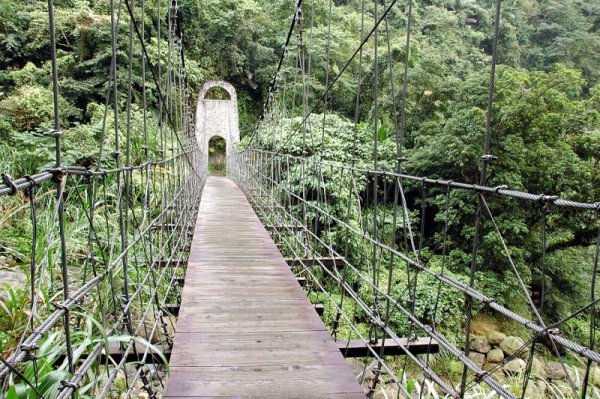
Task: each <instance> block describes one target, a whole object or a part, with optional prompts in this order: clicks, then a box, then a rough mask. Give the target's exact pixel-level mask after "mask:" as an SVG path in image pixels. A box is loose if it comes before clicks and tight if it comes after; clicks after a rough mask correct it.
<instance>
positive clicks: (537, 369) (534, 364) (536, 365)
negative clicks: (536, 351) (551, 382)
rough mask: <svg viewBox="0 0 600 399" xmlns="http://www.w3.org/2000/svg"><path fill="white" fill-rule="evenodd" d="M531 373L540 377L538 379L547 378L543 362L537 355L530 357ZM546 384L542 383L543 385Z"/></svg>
mask: <svg viewBox="0 0 600 399" xmlns="http://www.w3.org/2000/svg"><path fill="white" fill-rule="evenodd" d="M531 373H532V374H533V376H534V377H537V378H540V379H544V380H545V379H546V378H548V377H547V376H546V372H545V371H544V362H542V361H541V360H540V359H538V358H537V357H535V356H534V357H533V359H531ZM545 386H546V385H544V387H545Z"/></svg>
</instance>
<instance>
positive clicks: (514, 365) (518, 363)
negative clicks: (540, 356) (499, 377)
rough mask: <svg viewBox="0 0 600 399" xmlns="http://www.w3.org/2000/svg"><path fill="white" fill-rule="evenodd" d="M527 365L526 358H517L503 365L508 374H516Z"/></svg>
mask: <svg viewBox="0 0 600 399" xmlns="http://www.w3.org/2000/svg"><path fill="white" fill-rule="evenodd" d="M526 367H527V363H525V360H523V359H519V358H517V359H513V360H511V361H510V362H508V363H506V364H505V365H504V366H502V370H504V372H505V373H506V374H516V373H520V372H521V371H524V370H525V368H526Z"/></svg>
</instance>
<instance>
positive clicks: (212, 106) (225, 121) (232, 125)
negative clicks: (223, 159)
mask: <svg viewBox="0 0 600 399" xmlns="http://www.w3.org/2000/svg"><path fill="white" fill-rule="evenodd" d="M215 87H220V88H221V89H224V90H225V91H227V93H229V98H230V99H229V100H211V99H208V98H206V97H207V94H208V92H209V91H210V90H211V89H213V88H215ZM215 136H219V137H222V138H223V139H224V140H225V143H226V150H227V155H228V156H229V155H231V154H233V152H234V151H235V145H236V143H238V142H239V141H240V127H239V115H238V102H237V93H236V91H235V88H234V87H233V86H232V85H231V84H230V83H228V82H225V81H222V80H211V81H208V82H206V83H204V85H203V86H202V89H200V94H199V95H198V106H197V108H196V139H197V140H198V145H199V147H200V150H201V151H202V154H203V157H202V158H203V159H206V160H208V143H209V141H210V139H211V138H213V137H215ZM229 162H230V161H229V159H228V161H227V169H228V170H231V169H230V166H231V165H229Z"/></svg>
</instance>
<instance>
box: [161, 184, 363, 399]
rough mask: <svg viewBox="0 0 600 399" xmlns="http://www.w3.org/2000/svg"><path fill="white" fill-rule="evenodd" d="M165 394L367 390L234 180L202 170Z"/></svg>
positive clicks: (355, 393) (341, 394) (348, 394)
mask: <svg viewBox="0 0 600 399" xmlns="http://www.w3.org/2000/svg"><path fill="white" fill-rule="evenodd" d="M170 366H171V374H170V378H169V383H168V386H167V390H166V393H165V395H164V396H163V397H164V398H219V397H228V398H303V399H305V398H347V399H352V398H361V399H364V398H365V394H364V393H363V390H362V388H361V387H360V385H359V384H358V382H357V381H356V380H355V378H354V375H353V374H352V372H351V370H350V368H349V367H348V366H347V365H346V362H345V359H344V357H343V356H342V354H341V353H340V350H339V349H338V347H337V345H336V344H335V343H334V341H333V340H332V338H331V337H330V335H329V333H328V332H327V329H326V327H325V325H324V324H323V322H322V321H321V319H320V318H319V316H318V315H317V313H316V312H315V309H314V307H313V305H312V304H311V303H310V302H309V300H308V299H307V298H306V296H305V294H304V293H303V291H302V288H301V287H300V286H299V285H298V283H297V281H296V279H295V277H294V275H293V274H292V272H291V270H290V267H289V266H288V264H287V263H286V261H285V259H284V258H283V256H282V255H281V253H280V252H279V250H278V248H277V247H276V246H275V244H274V242H273V241H272V239H271V237H270V236H269V234H268V232H267V231H266V230H265V228H264V227H263V225H262V224H261V222H260V220H259V219H258V217H257V216H256V214H255V213H254V211H253V209H252V207H251V206H250V204H249V203H248V201H247V200H246V198H245V197H244V195H243V193H242V192H241V190H240V189H239V188H238V187H237V186H236V184H235V183H234V182H232V181H231V180H229V179H227V178H225V177H214V176H211V177H209V178H208V181H207V183H206V186H205V188H204V193H203V196H202V201H201V204H200V211H199V216H198V220H197V223H196V227H195V231H194V239H193V244H192V249H191V253H190V258H189V263H188V268H187V275H186V278H185V286H184V288H183V294H182V303H181V309H180V312H179V319H178V322H177V329H176V334H175V339H174V346H173V350H172V353H171V360H170Z"/></svg>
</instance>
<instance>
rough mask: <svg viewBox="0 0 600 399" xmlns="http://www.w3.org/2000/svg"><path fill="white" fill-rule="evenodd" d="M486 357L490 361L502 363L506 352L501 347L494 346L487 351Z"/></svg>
mask: <svg viewBox="0 0 600 399" xmlns="http://www.w3.org/2000/svg"><path fill="white" fill-rule="evenodd" d="M486 359H487V361H488V362H490V363H502V361H503V360H504V352H503V351H502V349H500V348H494V349H492V350H491V351H489V352H488V353H487V356H486Z"/></svg>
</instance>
